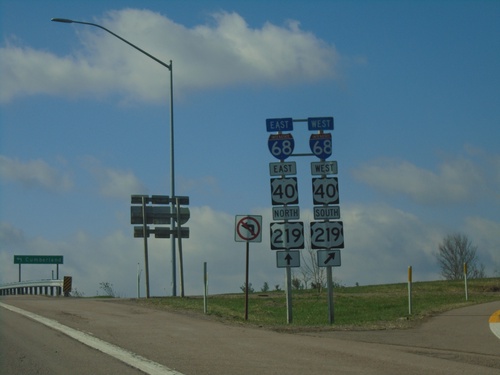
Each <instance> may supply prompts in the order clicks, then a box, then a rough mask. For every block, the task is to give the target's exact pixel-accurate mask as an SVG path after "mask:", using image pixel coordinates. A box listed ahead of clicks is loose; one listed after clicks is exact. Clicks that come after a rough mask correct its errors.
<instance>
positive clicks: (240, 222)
mask: <svg viewBox="0 0 500 375" xmlns="http://www.w3.org/2000/svg"><path fill="white" fill-rule="evenodd" d="M234 240H235V241H236V242H261V241H262V216H260V215H253V216H251V215H236V218H235V234H234Z"/></svg>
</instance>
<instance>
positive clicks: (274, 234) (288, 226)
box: [270, 221, 304, 250]
mask: <svg viewBox="0 0 500 375" xmlns="http://www.w3.org/2000/svg"><path fill="white" fill-rule="evenodd" d="M270 228H271V250H279V249H303V248H304V223H303V222H301V221H290V222H288V223H271V225H270Z"/></svg>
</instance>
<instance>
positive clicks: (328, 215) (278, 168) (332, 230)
mask: <svg viewBox="0 0 500 375" xmlns="http://www.w3.org/2000/svg"><path fill="white" fill-rule="evenodd" d="M294 122H306V123H307V127H308V130H310V131H317V134H312V135H311V136H310V138H309V148H310V150H311V152H312V153H311V154H308V153H293V152H294V148H295V140H294V138H293V135H292V134H291V133H288V132H291V131H293V123H294ZM333 128H334V121H333V117H309V118H307V119H299V120H295V119H291V118H272V119H266V130H267V131H268V132H276V134H271V135H270V136H269V140H268V148H269V151H270V152H271V154H272V155H273V157H275V158H277V159H279V160H280V162H279V163H270V164H269V174H270V175H271V177H273V176H279V177H278V178H271V198H272V205H273V208H272V210H273V220H275V222H273V223H271V225H270V242H271V250H278V251H277V252H276V264H277V267H278V268H286V284H287V285H286V287H287V290H286V297H287V318H288V323H291V322H292V298H291V291H292V287H291V267H300V261H299V257H298V255H297V254H300V253H299V252H298V251H291V249H303V248H304V226H303V223H302V222H299V221H295V220H299V219H300V207H299V206H298V203H299V193H298V188H297V185H298V184H297V178H296V177H289V176H290V175H295V174H297V169H296V165H295V162H289V161H285V159H287V158H289V157H292V156H293V157H296V156H316V157H317V158H319V159H320V161H319V162H312V163H311V174H312V175H313V176H320V177H318V178H313V179H312V193H313V204H314V205H315V206H314V220H322V221H314V222H311V223H310V238H311V247H312V248H313V249H320V250H318V252H317V256H318V265H319V266H320V267H326V268H327V278H328V280H327V283H328V290H329V293H328V294H329V296H328V303H329V310H330V316H329V320H330V323H333V317H334V315H333V281H332V280H333V277H332V267H339V266H340V250H338V249H339V248H343V247H344V229H343V222H342V221H338V219H340V207H339V188H338V178H337V177H331V176H329V175H336V174H337V173H338V168H337V162H336V161H326V159H328V158H329V157H330V156H331V155H332V150H333V145H332V135H331V133H325V131H329V130H333ZM283 132H287V133H286V134H283ZM276 206H277V207H276ZM292 220H293V221H292ZM332 220H336V221H332ZM282 250H284V251H282Z"/></svg>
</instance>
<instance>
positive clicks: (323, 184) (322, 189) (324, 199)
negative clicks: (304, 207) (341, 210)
mask: <svg viewBox="0 0 500 375" xmlns="http://www.w3.org/2000/svg"><path fill="white" fill-rule="evenodd" d="M312 190H313V201H314V204H338V203H339V181H338V179H337V177H329V178H313V179H312Z"/></svg>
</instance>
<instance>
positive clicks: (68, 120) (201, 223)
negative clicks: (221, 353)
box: [0, 0, 500, 297]
mask: <svg viewBox="0 0 500 375" xmlns="http://www.w3.org/2000/svg"><path fill="white" fill-rule="evenodd" d="M0 17H1V19H0V21H1V22H0V33H1V35H0V283H8V282H15V281H17V280H18V277H19V269H18V266H17V265H15V264H14V262H13V256H14V255H63V256H64V264H62V265H61V266H60V268H59V271H60V276H61V277H62V276H66V275H67V276H72V277H73V288H76V290H77V291H78V292H79V293H81V294H83V295H85V296H93V295H96V294H102V293H103V291H102V290H101V289H100V283H103V282H107V283H111V284H112V285H113V288H114V290H115V292H116V294H117V295H119V296H122V297H136V296H137V284H138V280H139V281H140V290H141V291H140V293H141V295H142V296H144V294H145V291H144V285H145V281H144V251H143V241H142V239H140V238H134V237H133V225H131V223H130V205H131V202H130V196H131V195H132V194H146V195H170V189H171V188H170V186H171V180H170V151H171V150H170V107H169V104H170V72H169V69H167V68H166V67H164V66H162V65H160V64H158V63H157V62H155V61H154V60H152V59H150V58H148V57H147V56H145V55H143V54H141V53H139V52H138V51H136V50H134V49H133V48H131V47H130V46H128V45H126V44H125V43H123V42H122V41H120V40H119V39H117V38H115V37H114V36H112V35H110V34H108V33H106V32H105V31H103V30H100V29H98V28H96V27H92V26H88V25H80V24H64V23H56V22H51V18H53V17H59V18H69V19H74V20H79V21H87V22H93V23H97V24H99V25H102V26H104V27H106V28H108V29H110V30H112V31H113V32H114V33H116V34H118V35H120V36H121V37H123V38H125V39H127V40H128V41H130V42H132V43H133V44H135V45H137V46H139V47H140V48H142V49H143V50H145V51H147V52H148V53H150V54H151V55H153V56H155V57H156V58H158V59H160V60H161V61H163V62H165V63H167V64H169V63H170V61H172V73H173V92H174V94H173V102H174V111H173V114H174V144H175V148H174V153H175V158H174V163H175V193H176V195H181V196H189V198H190V202H189V210H190V219H189V221H188V222H187V223H186V224H185V226H187V227H189V230H190V237H189V238H188V239H185V240H183V261H184V281H185V293H186V294H187V295H200V294H202V292H203V264H204V262H206V263H207V270H208V283H209V287H208V288H209V293H233V292H241V289H240V287H241V286H242V285H243V284H244V282H245V264H246V263H245V253H246V244H245V243H244V242H236V241H235V229H236V228H235V218H236V215H261V216H262V221H263V224H262V242H260V243H259V242H251V243H249V282H250V283H252V286H253V288H254V289H255V290H260V289H261V288H262V286H263V285H264V283H265V282H267V283H268V285H269V286H270V287H271V289H274V287H275V286H276V285H279V286H280V287H281V289H283V288H284V283H285V271H284V269H283V268H278V267H277V264H276V251H274V250H271V247H270V229H269V228H270V225H271V222H272V221H273V218H272V201H271V188H270V178H271V176H270V174H269V163H271V162H277V161H278V160H277V159H275V158H274V157H273V156H272V155H271V153H270V151H269V149H268V138H269V135H270V134H271V133H268V132H267V131H266V119H269V118H292V119H305V118H308V117H330V116H331V117H334V124H335V125H334V130H333V131H330V132H331V135H332V144H333V151H332V156H331V157H330V158H329V159H328V160H334V161H337V163H338V176H337V177H338V185H339V197H340V212H341V220H342V221H343V227H344V240H345V247H344V248H343V249H342V250H341V260H342V261H341V266H340V267H335V268H334V270H333V276H334V279H335V280H336V281H337V282H338V283H340V284H342V285H346V286H352V285H355V284H356V283H358V284H360V285H368V284H380V283H399V282H405V281H406V280H407V268H408V266H412V268H413V281H427V280H439V279H441V275H440V270H439V266H438V264H437V260H436V255H435V254H436V252H437V250H438V246H439V243H440V242H441V241H442V240H443V238H444V237H445V236H446V235H449V234H453V233H464V234H466V235H467V236H468V237H469V239H470V240H471V242H472V243H473V244H474V245H475V246H477V255H478V258H479V262H480V263H482V264H484V266H485V271H486V274H487V275H488V276H499V274H500V251H499V249H500V235H499V233H500V214H499V212H500V210H499V208H500V193H499V192H500V151H499V147H498V146H499V141H500V130H499V129H500V126H499V125H500V105H499V104H500V69H499V66H500V23H499V22H498V19H499V18H500V2H498V1H382V0H381V1H321V0H312V1H294V0H289V1H259V0H256V1H190V0H183V1H181V0H171V1H153V0H144V1H127V0H121V1H113V0H110V1H72V0H68V1H49V0H47V1H39V0H36V1H35V0H31V1H30V0H22V1H14V0H0ZM291 134H293V138H294V141H295V150H294V152H295V153H308V152H310V150H309V137H310V135H311V132H310V131H308V130H307V127H306V126H305V125H304V123H296V124H295V126H294V130H293V131H292V132H291ZM287 161H296V164H297V175H296V177H297V182H298V193H299V204H298V205H299V206H300V215H301V216H300V221H302V222H304V228H305V235H306V243H307V241H308V232H309V229H308V228H309V225H310V222H311V221H313V220H314V218H313V214H312V209H313V200H312V180H311V179H312V177H313V176H311V172H310V166H309V165H310V163H311V162H314V161H319V159H317V158H316V157H315V156H292V157H290V158H289V159H287ZM148 245H149V263H150V264H149V274H150V285H151V295H153V296H168V295H172V294H173V286H172V266H173V264H172V256H171V255H172V254H171V247H170V246H171V241H170V240H168V239H155V238H154V237H153V238H150V239H149V241H148ZM306 251H307V250H303V252H304V253H305V252H306ZM54 271H55V266H53V265H23V266H22V279H23V280H37V279H44V278H51V277H52V274H53V272H54ZM293 272H294V274H295V275H299V273H300V272H299V270H298V269H293ZM138 274H139V278H138ZM177 274H179V271H177ZM177 284H178V285H177V287H179V281H177ZM177 293H179V289H177Z"/></svg>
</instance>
